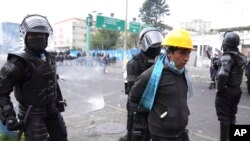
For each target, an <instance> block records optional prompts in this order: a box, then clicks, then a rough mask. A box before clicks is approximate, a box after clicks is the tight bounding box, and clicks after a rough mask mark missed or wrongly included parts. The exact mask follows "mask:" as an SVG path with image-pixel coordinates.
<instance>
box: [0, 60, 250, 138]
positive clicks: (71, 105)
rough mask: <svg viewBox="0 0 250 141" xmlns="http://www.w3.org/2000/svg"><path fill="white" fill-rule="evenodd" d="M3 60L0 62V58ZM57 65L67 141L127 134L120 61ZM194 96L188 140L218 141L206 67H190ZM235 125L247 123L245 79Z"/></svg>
mask: <svg viewBox="0 0 250 141" xmlns="http://www.w3.org/2000/svg"><path fill="white" fill-rule="evenodd" d="M1 63H3V61H1ZM107 70H108V72H107V73H106V74H104V73H103V72H102V68H101V67H84V66H58V73H59V74H60V80H59V83H60V86H61V89H62V92H63V95H64V98H65V99H67V103H68V107H66V112H64V113H63V116H64V119H65V122H66V125H67V129H68V134H69V140H70V141H118V139H119V137H121V136H123V135H125V134H126V131H125V128H126V115H127V112H126V108H125V105H126V101H127V96H126V95H125V94H124V86H123V85H124V84H123V69H122V63H121V62H118V63H117V64H115V65H113V66H109V67H108V69H107ZM189 73H190V75H191V76H192V80H193V84H194V90H195V95H194V96H193V97H192V98H191V99H189V101H188V104H189V108H190V112H191V114H190V117H189V125H188V129H189V131H190V133H189V136H190V140H191V141H217V140H218V138H219V122H218V121H217V117H216V114H215V107H214V100H215V90H209V89H208V83H209V77H208V73H209V72H208V68H205V67H204V68H198V67H189ZM242 90H243V95H242V98H241V101H240V104H239V109H238V114H237V124H250V96H247V95H246V84H245V78H244V80H243V83H242Z"/></svg>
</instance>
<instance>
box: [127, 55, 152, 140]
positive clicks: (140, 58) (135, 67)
mask: <svg viewBox="0 0 250 141" xmlns="http://www.w3.org/2000/svg"><path fill="white" fill-rule="evenodd" d="M153 64H154V59H152V58H150V57H149V56H147V55H146V54H145V52H143V51H141V52H140V53H139V54H137V55H136V56H134V57H133V58H132V59H131V60H130V61H129V62H128V63H127V83H126V87H125V89H126V94H129V92H130V89H131V87H132V86H133V85H134V82H135V79H136V78H137V77H138V76H139V75H140V74H141V73H142V72H144V71H145V70H146V69H148V68H149V67H150V66H152V65H153ZM128 102H129V101H128ZM134 108H136V109H137V107H133V105H130V103H127V110H128V120H127V130H128V135H127V136H128V138H130V139H131V141H141V140H143V141H146V140H150V136H149V132H148V128H147V112H143V111H140V112H138V113H137V114H136V116H135V115H134V112H131V111H133V109H134ZM136 111H137V110H136ZM129 141H130V140H129Z"/></svg>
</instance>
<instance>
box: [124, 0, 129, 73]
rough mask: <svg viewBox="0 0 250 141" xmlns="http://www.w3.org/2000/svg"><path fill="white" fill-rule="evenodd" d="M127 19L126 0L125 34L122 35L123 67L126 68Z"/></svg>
mask: <svg viewBox="0 0 250 141" xmlns="http://www.w3.org/2000/svg"><path fill="white" fill-rule="evenodd" d="M127 21H128V0H126V18H125V35H124V44H123V69H124V70H125V69H126V63H127V61H128V60H127V59H128V58H127V40H128V39H127V38H128V32H127Z"/></svg>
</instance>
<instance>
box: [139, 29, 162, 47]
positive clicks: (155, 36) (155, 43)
mask: <svg viewBox="0 0 250 141" xmlns="http://www.w3.org/2000/svg"><path fill="white" fill-rule="evenodd" d="M162 40H163V36H162V34H161V32H160V30H159V29H157V28H153V27H149V28H144V29H143V30H142V31H141V32H140V35H139V47H140V48H141V49H142V50H143V51H144V52H146V51H147V50H148V48H154V47H160V46H161V42H162Z"/></svg>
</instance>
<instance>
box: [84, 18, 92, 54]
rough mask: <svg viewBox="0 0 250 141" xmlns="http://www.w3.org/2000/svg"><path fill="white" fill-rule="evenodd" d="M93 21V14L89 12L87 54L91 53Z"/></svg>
mask: <svg viewBox="0 0 250 141" xmlns="http://www.w3.org/2000/svg"><path fill="white" fill-rule="evenodd" d="M92 21H93V16H92V14H89V15H88V17H87V18H86V22H87V43H88V47H87V56H88V55H89V50H90V48H91V26H92Z"/></svg>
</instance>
